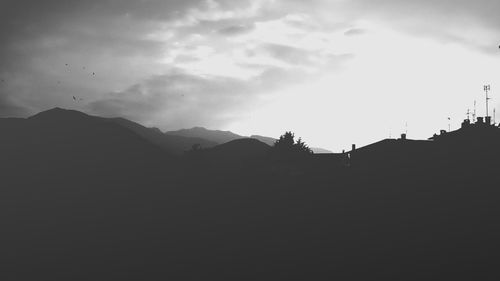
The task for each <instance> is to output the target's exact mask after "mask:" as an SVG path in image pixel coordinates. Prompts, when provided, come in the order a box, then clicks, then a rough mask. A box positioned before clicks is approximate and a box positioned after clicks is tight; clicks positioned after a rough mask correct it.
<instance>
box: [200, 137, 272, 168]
mask: <svg viewBox="0 0 500 281" xmlns="http://www.w3.org/2000/svg"><path fill="white" fill-rule="evenodd" d="M270 148H271V147H270V146H269V145H267V144H265V143H263V142H261V141H259V140H256V139H252V138H244V139H236V140H232V141H229V142H226V143H224V144H220V145H217V146H215V147H213V148H208V149H203V150H200V151H198V152H195V153H194V155H191V156H192V157H194V158H193V159H192V160H194V161H198V162H203V163H205V165H206V167H212V168H220V167H224V168H230V169H242V167H246V166H252V165H255V164H257V163H260V164H261V165H264V164H265V161H266V160H267V159H266V157H267V154H268V152H269V149H270Z"/></svg>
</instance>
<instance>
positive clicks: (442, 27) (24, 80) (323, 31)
mask: <svg viewBox="0 0 500 281" xmlns="http://www.w3.org/2000/svg"><path fill="white" fill-rule="evenodd" d="M499 11H500V1H497V0H476V1H469V0H432V1H431V0H419V1H413V0H412V1H410V0H309V1H303V0H302V1H299V0H164V1H160V0H120V1H119V0H98V1H97V0H86V1H77V0H44V1H27V0H13V1H11V0H2V1H1V2H0V42H2V43H1V44H0V79H1V80H0V117H26V116H29V115H32V114H35V113H37V112H40V111H43V110H47V109H50V108H53V107H63V108H69V109H76V110H80V111H83V112H86V113H89V114H93V115H99V116H104V117H117V116H120V117H125V118H128V119H130V120H133V121H136V122H139V123H141V124H143V125H146V126H154V127H158V128H160V129H161V130H163V131H167V130H176V129H180V128H190V127H194V126H203V127H206V128H209V129H222V130H231V131H233V132H235V133H238V134H241V135H252V134H259V135H266V136H271V137H278V136H279V135H280V134H282V133H284V132H285V131H293V132H294V133H295V135H296V136H298V137H299V136H300V137H302V139H303V140H304V141H305V142H306V143H308V144H309V145H311V146H316V147H323V148H327V149H331V150H333V151H340V150H342V149H349V148H350V146H351V144H352V143H355V144H357V145H358V146H362V145H366V144H369V143H372V142H375V141H378V140H380V139H383V138H388V137H393V138H394V137H398V136H399V135H400V134H401V133H403V132H407V133H408V137H409V138H414V139H425V138H428V137H430V136H431V135H432V134H433V133H435V132H438V131H439V130H440V129H448V124H449V125H450V126H451V128H452V129H456V128H458V127H459V126H460V123H461V121H462V120H463V119H464V118H466V117H467V116H466V113H467V110H468V109H470V110H471V111H473V109H474V101H476V103H477V115H478V116H483V115H485V114H486V113H485V111H486V109H485V94H484V92H483V85H485V84H490V85H491V92H490V97H491V98H492V99H491V100H490V109H491V112H490V115H492V114H493V113H492V111H493V109H494V108H498V109H500V49H499V46H498V45H499V43H500V17H498V12H499ZM499 113H500V111H499ZM448 118H449V119H448ZM497 119H498V120H499V121H500V115H499V118H497Z"/></svg>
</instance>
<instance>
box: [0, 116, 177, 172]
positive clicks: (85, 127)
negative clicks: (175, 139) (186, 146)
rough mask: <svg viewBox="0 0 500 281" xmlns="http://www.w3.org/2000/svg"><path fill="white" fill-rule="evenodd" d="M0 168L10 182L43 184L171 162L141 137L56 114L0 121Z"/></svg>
mask: <svg viewBox="0 0 500 281" xmlns="http://www.w3.org/2000/svg"><path fill="white" fill-rule="evenodd" d="M0 131H1V132H2V138H0V154H1V155H2V157H1V158H0V165H1V167H2V168H3V170H4V171H11V172H12V173H9V175H10V177H13V179H15V178H16V177H17V178H19V179H23V176H22V175H23V174H26V175H34V174H36V175H37V176H41V177H44V178H51V179H57V178H65V177H72V176H75V175H80V177H84V176H85V175H94V174H101V175H103V174H106V173H112V172H113V173H114V174H115V175H116V172H120V171H133V172H134V173H140V171H141V170H143V169H146V168H147V167H152V166H161V165H163V164H166V163H168V162H171V161H170V159H171V157H170V156H169V155H168V154H167V153H166V152H164V151H163V150H162V149H160V148H159V147H158V146H156V145H154V144H152V143H151V142H149V141H148V140H146V139H144V138H143V137H141V136H139V135H137V134H136V133H134V132H133V131H131V130H129V129H126V128H124V127H123V126H120V125H118V124H115V123H113V122H108V120H107V119H104V118H100V117H94V116H89V115H86V114H84V113H81V112H78V111H74V110H64V109H60V108H54V109H51V110H48V111H44V112H41V113H39V114H36V115H34V116H31V117H29V118H26V119H8V118H7V119H0Z"/></svg>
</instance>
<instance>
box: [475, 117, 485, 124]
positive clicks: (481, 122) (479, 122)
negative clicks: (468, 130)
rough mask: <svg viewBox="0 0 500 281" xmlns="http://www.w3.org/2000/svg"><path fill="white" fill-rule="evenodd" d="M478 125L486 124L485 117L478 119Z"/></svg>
mask: <svg viewBox="0 0 500 281" xmlns="http://www.w3.org/2000/svg"><path fill="white" fill-rule="evenodd" d="M476 123H478V124H483V123H484V119H483V117H477V122H476Z"/></svg>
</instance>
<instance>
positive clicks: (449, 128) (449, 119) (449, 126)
mask: <svg viewBox="0 0 500 281" xmlns="http://www.w3.org/2000/svg"><path fill="white" fill-rule="evenodd" d="M450 123H451V118H450V117H448V132H451V124H450Z"/></svg>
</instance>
